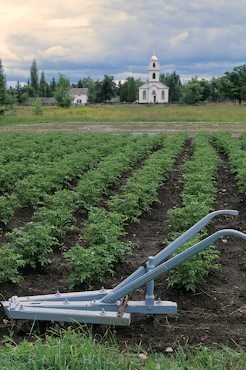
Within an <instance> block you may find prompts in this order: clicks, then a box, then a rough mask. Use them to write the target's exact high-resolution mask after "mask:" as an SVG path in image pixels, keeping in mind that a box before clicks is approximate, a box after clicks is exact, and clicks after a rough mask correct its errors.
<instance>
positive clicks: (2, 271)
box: [0, 245, 25, 283]
mask: <svg viewBox="0 0 246 370" xmlns="http://www.w3.org/2000/svg"><path fill="white" fill-rule="evenodd" d="M24 264H25V262H24V260H23V258H22V256H21V254H19V253H18V252H17V250H16V249H15V248H12V246H10V245H3V246H1V248H0V281H11V282H12V283H18V282H19V281H20V280H21V276H20V272H19V270H20V268H21V267H23V266H24Z"/></svg>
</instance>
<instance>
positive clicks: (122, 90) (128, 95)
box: [119, 77, 142, 103]
mask: <svg viewBox="0 0 246 370" xmlns="http://www.w3.org/2000/svg"><path fill="white" fill-rule="evenodd" d="M141 84H142V81H141ZM139 86H140V83H139V79H137V80H135V79H134V77H127V79H126V81H125V82H124V83H123V84H121V83H120V84H119V94H120V101H125V102H129V103H132V102H134V101H136V100H137V98H138V88H139Z"/></svg>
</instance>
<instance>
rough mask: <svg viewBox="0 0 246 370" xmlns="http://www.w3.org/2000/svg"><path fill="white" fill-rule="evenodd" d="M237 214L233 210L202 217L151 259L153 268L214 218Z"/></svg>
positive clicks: (215, 212)
mask: <svg viewBox="0 0 246 370" xmlns="http://www.w3.org/2000/svg"><path fill="white" fill-rule="evenodd" d="M238 213H239V212H238V211H236V210H233V209H222V210H220V211H214V212H211V213H209V214H208V215H207V216H205V217H203V218H202V219H201V220H200V221H198V222H197V223H196V224H195V225H193V226H192V227H190V228H189V229H188V230H187V231H186V232H184V233H183V234H182V235H180V236H179V237H178V238H177V239H175V240H174V241H173V242H172V243H170V244H169V245H168V246H167V247H166V248H165V249H163V250H162V251H160V252H159V253H158V254H156V255H155V257H154V258H153V262H152V263H153V264H154V265H155V266H157V265H159V263H161V262H162V261H163V260H164V259H166V258H167V257H168V256H170V255H171V254H172V253H173V252H174V251H175V250H176V249H178V248H179V247H180V246H181V245H182V244H184V243H186V242H187V241H188V240H190V239H191V238H192V237H193V236H194V235H195V234H197V233H198V232H199V231H201V230H202V229H203V228H204V227H205V226H206V225H207V224H208V223H209V222H210V221H211V220H212V219H213V218H214V217H217V216H220V215H231V216H237V215H238Z"/></svg>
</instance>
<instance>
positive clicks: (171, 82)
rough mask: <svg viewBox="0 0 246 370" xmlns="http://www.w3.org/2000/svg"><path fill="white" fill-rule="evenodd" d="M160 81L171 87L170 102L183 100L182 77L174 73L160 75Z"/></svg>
mask: <svg viewBox="0 0 246 370" xmlns="http://www.w3.org/2000/svg"><path fill="white" fill-rule="evenodd" d="M160 81H161V82H162V83H164V84H165V85H167V86H168V87H169V101H170V102H171V103H173V102H177V101H179V100H180V98H181V87H182V84H181V80H180V76H179V75H178V74H177V73H176V72H175V71H173V72H172V73H166V74H164V73H163V74H161V75H160Z"/></svg>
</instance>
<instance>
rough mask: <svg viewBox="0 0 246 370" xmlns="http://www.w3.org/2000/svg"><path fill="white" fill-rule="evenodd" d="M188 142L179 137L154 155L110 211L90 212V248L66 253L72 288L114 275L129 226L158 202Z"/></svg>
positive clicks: (113, 203)
mask: <svg viewBox="0 0 246 370" xmlns="http://www.w3.org/2000/svg"><path fill="white" fill-rule="evenodd" d="M185 140H186V135H184V134H178V135H175V136H173V137H171V138H169V139H168V140H167V142H166V143H165V146H164V148H163V149H160V150H158V151H157V152H155V153H153V154H152V155H150V157H149V158H148V159H147V160H146V161H145V163H144V165H143V167H142V168H141V169H139V170H138V171H136V172H135V173H134V175H133V176H132V177H130V178H129V179H128V181H127V183H126V184H125V186H123V188H122V192H121V193H120V194H119V195H116V196H114V197H112V198H111V200H110V202H109V204H108V207H109V211H107V212H106V211H105V210H104V209H102V208H97V209H94V208H93V209H91V210H90V211H89V216H88V222H87V223H86V225H85V234H86V235H85V240H86V241H87V242H88V243H90V246H89V247H88V248H83V247H81V246H80V245H76V246H75V247H73V248H71V249H70V250H69V251H68V252H66V253H65V257H66V258H67V260H68V262H69V264H70V266H71V269H72V274H71V283H72V284H78V283H81V282H83V281H89V280H91V279H92V278H93V277H95V276H98V274H99V273H100V274H101V275H102V274H104V273H106V272H111V273H112V272H113V270H112V266H113V263H115V262H117V261H118V260H119V259H120V258H121V256H122V255H123V253H124V252H125V251H126V250H127V249H128V246H127V245H125V244H124V243H123V242H122V241H121V236H122V234H123V229H124V225H125V223H126V222H130V221H137V220H138V218H139V216H140V215H141V214H142V213H143V212H146V211H148V210H149V208H150V206H151V204H152V203H153V202H154V201H155V200H157V199H158V196H157V195H158V189H159V187H160V186H161V184H162V183H163V181H165V179H166V178H167V177H168V175H169V174H170V172H171V169H172V167H173V165H174V162H175V159H176V158H177V156H178V155H179V154H180V152H181V150H182V147H183V144H184V143H185ZM85 261H87V262H85Z"/></svg>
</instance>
